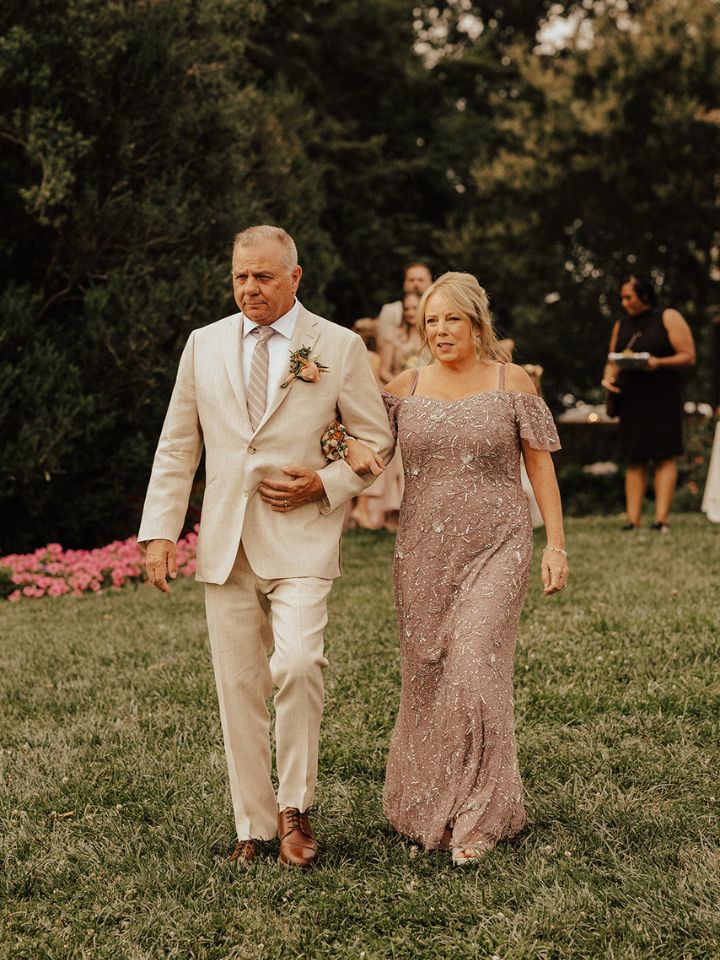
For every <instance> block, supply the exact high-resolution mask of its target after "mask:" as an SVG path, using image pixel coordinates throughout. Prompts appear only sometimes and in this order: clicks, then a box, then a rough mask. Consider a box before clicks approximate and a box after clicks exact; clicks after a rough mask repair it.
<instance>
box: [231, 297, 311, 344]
mask: <svg viewBox="0 0 720 960" xmlns="http://www.w3.org/2000/svg"><path fill="white" fill-rule="evenodd" d="M298 313H300V301H299V300H297V299H296V300H295V302H294V303H293V305H292V306H291V307H290V309H289V310H288V312H287V313H284V314H283V315H282V316H281V317H278V318H277V320H276V321H275V322H274V323H271V324H270V326H271V327H272V328H273V330H274V331H275V333H280V334H282V336H283V337H285V339H286V340H292V335H293V333H294V332H295V323H296V322H297V317H298ZM241 317H242V321H243V338H245V337H247V336H248V335H249V334H250V331H251V330H254V329H255V327H256V326H257V324H256V323H255V321H254V320H248V318H247V317H246V316H245V314H244V313H242V314H241Z"/></svg>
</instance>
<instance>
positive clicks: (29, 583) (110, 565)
mask: <svg viewBox="0 0 720 960" xmlns="http://www.w3.org/2000/svg"><path fill="white" fill-rule="evenodd" d="M197 531H198V527H197V526H196V527H195V529H194V531H193V532H192V533H188V535H187V536H186V537H183V538H182V539H181V540H178V543H177V564H178V575H179V576H184V577H189V576H191V575H192V574H194V573H195V565H196V564H195V549H196V545H197ZM3 568H4V570H3ZM0 570H2V571H3V572H4V573H5V574H6V576H5V577H3V579H5V580H9V581H10V583H11V584H13V585H14V586H15V589H14V590H12V592H10V593H9V595H8V598H7V599H8V600H9V601H10V602H11V603H16V602H17V601H18V600H23V599H26V598H27V599H30V600H34V599H36V598H38V597H60V596H62V595H63V594H66V593H69V594H70V595H71V596H73V597H81V596H82V595H83V594H84V593H98V592H99V591H100V590H105V589H110V590H119V589H120V588H121V587H122V586H124V585H125V584H126V583H137V582H140V581H142V580H143V579H144V567H143V553H142V550H141V549H140V547H139V546H138V542H137V540H136V539H135V538H134V537H130V538H129V539H128V540H116V541H115V542H114V543H109V544H108V545H107V546H105V547H98V548H97V549H95V550H63V548H62V547H61V546H60V544H59V543H49V544H48V545H47V546H46V547H39V548H38V549H37V550H35V551H34V553H10V554H8V555H7V556H6V557H0Z"/></svg>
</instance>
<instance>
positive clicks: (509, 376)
mask: <svg viewBox="0 0 720 960" xmlns="http://www.w3.org/2000/svg"><path fill="white" fill-rule="evenodd" d="M505 389H506V390H509V391H511V392H513V393H535V394H537V390H536V389H535V384H534V383H533V382H532V379H531V377H530V374H529V373H528V372H527V371H526V370H523V368H522V367H521V366H518V364H517V363H506V364H505Z"/></svg>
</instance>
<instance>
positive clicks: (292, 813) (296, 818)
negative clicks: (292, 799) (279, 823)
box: [284, 808, 305, 836]
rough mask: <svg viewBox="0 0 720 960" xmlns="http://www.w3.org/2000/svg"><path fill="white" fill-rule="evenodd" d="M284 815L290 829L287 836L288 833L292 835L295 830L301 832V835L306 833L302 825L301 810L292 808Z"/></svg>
mask: <svg viewBox="0 0 720 960" xmlns="http://www.w3.org/2000/svg"><path fill="white" fill-rule="evenodd" d="M284 813H285V816H286V817H287V824H288V829H287V831H286V833H285V836H287V835H288V833H292V832H293V830H299V831H300V833H305V831H304V830H303V825H302V814H301V813H300V811H299V810H296V809H292V808H291V809H290V810H285V811H284Z"/></svg>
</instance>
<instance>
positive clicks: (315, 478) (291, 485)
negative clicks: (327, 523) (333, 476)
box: [258, 467, 325, 513]
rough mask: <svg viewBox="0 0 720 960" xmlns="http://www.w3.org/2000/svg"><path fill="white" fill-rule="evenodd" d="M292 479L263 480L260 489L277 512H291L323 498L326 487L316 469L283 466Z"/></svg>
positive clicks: (261, 494)
mask: <svg viewBox="0 0 720 960" xmlns="http://www.w3.org/2000/svg"><path fill="white" fill-rule="evenodd" d="M283 473H285V474H287V476H288V477H292V478H293V479H292V480H267V479H266V480H263V481H262V483H261V484H260V486H259V487H258V490H259V492H260V496H261V497H262V498H263V500H264V501H265V503H267V504H268V506H269V507H270V508H271V509H272V510H274V511H275V512H276V513H289V512H290V511H291V510H295V509H297V507H302V506H304V505H305V504H306V503H312V502H313V501H314V500H322V498H323V497H324V496H325V487H324V486H323V484H322V480H321V479H320V476H319V474H318V473H317V471H316V470H305V469H304V468H303V467H283Z"/></svg>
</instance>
